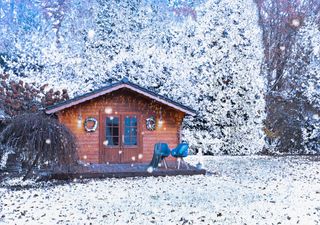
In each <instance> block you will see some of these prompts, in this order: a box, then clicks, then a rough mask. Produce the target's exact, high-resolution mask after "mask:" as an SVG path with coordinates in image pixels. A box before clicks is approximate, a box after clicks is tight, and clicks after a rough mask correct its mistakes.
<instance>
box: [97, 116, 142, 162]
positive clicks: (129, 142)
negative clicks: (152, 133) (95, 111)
mask: <svg viewBox="0 0 320 225" xmlns="http://www.w3.org/2000/svg"><path fill="white" fill-rule="evenodd" d="M100 118H101V119H100V124H101V125H102V126H100V127H101V129H100V132H101V133H100V134H101V135H100V148H101V150H100V154H101V156H100V159H101V162H102V163H132V162H136V161H138V156H139V144H140V132H139V120H138V114H137V113H132V114H117V115H102V116H101V117H100Z"/></svg>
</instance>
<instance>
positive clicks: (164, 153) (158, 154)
mask: <svg viewBox="0 0 320 225" xmlns="http://www.w3.org/2000/svg"><path fill="white" fill-rule="evenodd" d="M170 152H171V151H170V148H169V146H168V144H167V143H161V142H159V143H156V144H155V145H154V151H153V157H152V160H151V162H150V165H149V166H152V167H153V168H158V166H159V164H160V163H161V162H162V161H163V162H164V166H165V167H166V169H167V168H168V165H167V162H166V157H168V156H169V155H170Z"/></svg>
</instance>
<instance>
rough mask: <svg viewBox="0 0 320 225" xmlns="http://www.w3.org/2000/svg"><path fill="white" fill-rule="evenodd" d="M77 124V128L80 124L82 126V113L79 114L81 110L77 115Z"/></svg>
mask: <svg viewBox="0 0 320 225" xmlns="http://www.w3.org/2000/svg"><path fill="white" fill-rule="evenodd" d="M77 126H78V128H81V126H82V115H81V111H80V113H79V115H78V120H77Z"/></svg>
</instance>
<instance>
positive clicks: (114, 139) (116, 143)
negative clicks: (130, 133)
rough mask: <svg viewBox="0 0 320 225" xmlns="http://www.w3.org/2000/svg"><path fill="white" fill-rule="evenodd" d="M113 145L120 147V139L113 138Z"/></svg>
mask: <svg viewBox="0 0 320 225" xmlns="http://www.w3.org/2000/svg"><path fill="white" fill-rule="evenodd" d="M112 140H113V145H119V137H112Z"/></svg>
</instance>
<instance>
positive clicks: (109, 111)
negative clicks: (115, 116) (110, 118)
mask: <svg viewBox="0 0 320 225" xmlns="http://www.w3.org/2000/svg"><path fill="white" fill-rule="evenodd" d="M104 112H105V113H106V114H111V113H112V108H111V107H106V108H105V109H104Z"/></svg>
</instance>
